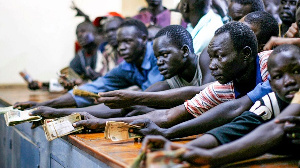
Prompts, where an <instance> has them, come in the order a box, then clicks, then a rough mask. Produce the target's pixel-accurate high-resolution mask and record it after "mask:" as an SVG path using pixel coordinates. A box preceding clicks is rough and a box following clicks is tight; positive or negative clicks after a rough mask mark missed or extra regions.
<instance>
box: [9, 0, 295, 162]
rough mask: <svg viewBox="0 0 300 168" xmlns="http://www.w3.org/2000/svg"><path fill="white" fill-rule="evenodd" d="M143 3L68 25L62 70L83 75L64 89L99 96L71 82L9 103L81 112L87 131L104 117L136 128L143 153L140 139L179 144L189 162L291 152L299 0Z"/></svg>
mask: <svg viewBox="0 0 300 168" xmlns="http://www.w3.org/2000/svg"><path fill="white" fill-rule="evenodd" d="M147 3H148V7H147V8H146V9H144V10H143V11H140V13H139V14H138V15H136V16H134V17H133V18H123V17H122V16H120V15H111V16H109V17H108V16H107V17H105V19H104V18H103V17H102V18H101V19H99V18H98V21H97V24H96V25H98V27H95V26H94V25H93V23H92V22H90V21H89V19H86V21H85V22H83V23H80V24H79V25H78V26H77V29H76V35H77V40H78V44H79V45H80V47H81V49H80V50H79V51H78V52H77V53H76V56H75V57H74V59H73V60H72V61H71V63H70V67H71V68H72V69H73V70H74V71H75V72H76V73H78V74H79V75H80V76H81V77H82V79H81V80H77V81H73V82H71V83H67V84H65V86H66V87H67V88H70V87H73V86H74V85H80V86H79V88H80V89H82V90H87V91H90V92H94V93H98V94H99V96H100V98H98V99H97V100H95V99H93V98H85V97H79V96H76V95H74V94H73V92H72V89H71V90H70V91H69V92H68V93H66V94H64V95H63V96H61V97H59V98H56V99H53V100H49V101H46V102H18V103H16V104H15V105H14V106H15V107H21V108H23V109H25V108H32V107H38V109H37V110H36V111H33V112H32V114H31V115H40V116H43V117H45V118H53V117H62V116H66V115H69V114H72V113H74V112H79V113H80V112H82V111H85V112H86V113H82V115H83V116H84V120H82V121H79V122H77V123H74V126H75V127H79V126H84V127H85V128H86V129H91V130H95V131H103V128H104V127H105V123H106V122H107V121H122V122H127V123H131V124H138V125H143V128H142V129H140V130H136V131H137V132H136V133H138V134H141V135H144V136H146V137H145V139H144V142H143V150H146V148H147V144H149V143H152V144H158V146H160V147H161V148H164V149H177V148H186V149H187V150H186V152H185V153H184V154H183V155H182V156H181V159H182V160H184V161H187V162H189V163H190V164H194V165H213V166H217V165H223V164H227V163H231V162H234V161H239V160H243V159H249V158H252V157H256V156H259V155H261V154H264V153H266V152H272V153H279V154H285V155H295V156H299V151H300V105H299V104H300V99H299V96H300V93H299V88H300V48H299V46H300V38H299V35H300V33H299V29H298V27H299V26H300V23H299V21H300V8H299V6H300V2H299V3H298V0H265V1H263V0H230V1H227V0H181V1H180V3H179V5H178V8H177V9H176V10H168V9H167V8H165V7H163V6H162V1H158V0H155V1H152V0H147ZM274 8H275V9H274ZM74 9H76V10H78V11H79V13H80V12H81V11H80V10H79V9H78V8H77V7H74ZM81 13H82V12H81ZM174 13H175V14H174ZM178 14H179V15H178ZM85 16H86V15H85ZM86 18H88V17H86ZM103 20H105V22H104V21H103ZM176 21H177V22H176ZM103 22H104V23H103ZM99 23H101V24H99ZM152 31H153V32H152ZM150 32H151V33H150ZM99 60H101V61H99ZM100 67H101V68H100ZM87 79H89V80H92V81H89V82H84V81H86V80H87ZM131 86H138V87H139V89H140V90H138V91H136V90H132V89H126V88H130V87H131ZM29 87H30V88H31V89H37V86H36V84H34V83H32V84H30V86H29ZM120 89H121V90H120ZM74 107H76V108H74ZM36 126H38V125H33V127H36ZM197 134H203V135H202V136H200V137H199V138H197V139H195V140H193V141H191V142H189V143H187V144H185V145H178V144H174V143H172V142H171V141H170V139H174V138H181V137H186V136H190V135H197Z"/></svg>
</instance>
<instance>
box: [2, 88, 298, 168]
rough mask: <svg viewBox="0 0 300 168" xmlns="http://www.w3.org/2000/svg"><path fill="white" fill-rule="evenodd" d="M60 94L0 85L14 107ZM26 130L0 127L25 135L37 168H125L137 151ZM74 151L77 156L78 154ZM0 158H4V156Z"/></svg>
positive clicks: (270, 163) (262, 161) (288, 162)
mask: <svg viewBox="0 0 300 168" xmlns="http://www.w3.org/2000/svg"><path fill="white" fill-rule="evenodd" d="M60 95H61V94H53V93H48V92H46V91H30V90H28V89H27V88H26V86H0V99H1V100H2V104H4V105H9V104H14V103H15V102H17V101H20V102H21V101H38V102H40V101H45V100H48V99H53V98H56V97H58V96H60ZM3 125H4V126H3ZM2 127H3V128H2ZM29 127H30V123H25V124H20V125H17V126H15V127H6V126H5V124H3V123H2V125H1V129H5V128H7V129H8V128H13V131H15V132H17V133H19V134H21V135H22V136H25V137H23V139H26V140H27V141H30V143H32V144H34V145H35V146H37V150H39V151H38V153H39V159H40V161H37V163H38V164H39V167H60V166H61V167H73V166H76V167H83V166H84V165H86V166H87V167H94V166H96V167H126V166H128V165H130V164H131V163H132V161H133V160H134V159H135V157H136V156H137V155H138V153H139V150H140V148H141V143H140V142H134V141H133V140H129V141H124V142H112V141H110V140H106V139H104V135H103V133H89V134H74V135H69V136H66V137H64V138H59V139H56V140H54V141H51V142H47V141H46V140H45V137H44V135H43V130H42V129H41V128H37V129H35V130H30V128H29ZM1 129H0V131H1ZM7 132H9V131H6V133H7ZM7 135H8V136H9V135H10V134H9V133H7ZM12 138H13V137H12ZM4 141H5V142H4ZM6 141H7V140H3V143H6ZM186 142H187V141H180V142H179V143H186ZM1 143H2V142H1V140H0V144H1ZM13 144H14V143H13ZM16 144H18V143H16ZM9 145H11V144H9ZM43 145H44V146H43ZM68 145H69V146H68ZM20 146H22V145H20ZM74 147H76V149H74ZM2 148H3V147H1V149H0V151H3V150H2ZM12 148H13V147H12ZM42 148H45V149H46V150H47V152H44V151H43V150H41V149H42ZM78 149H79V150H78ZM72 151H73V152H72ZM78 151H79V153H80V154H78ZM12 153H13V152H12ZM2 155H5V153H2V154H1V153H0V159H1V157H2ZM42 156H43V157H48V159H47V158H44V159H42ZM20 157H21V156H20ZM22 157H23V156H22ZM22 157H21V159H22ZM81 157H86V158H87V159H81ZM2 158H7V156H6V157H2ZM49 158H50V159H49ZM86 160H89V161H86ZM1 163H5V165H7V167H11V166H10V165H13V164H11V163H7V161H0V164H1ZM297 163H298V160H297V159H293V158H288V157H282V156H275V155H264V156H262V157H259V158H255V159H252V160H247V161H244V162H241V163H236V164H233V165H230V166H227V167H251V168H256V167H285V168H286V167H297ZM20 164H22V163H20ZM23 164H24V163H23ZM2 165H3V164H2ZM42 165H43V166H42ZM13 167H14V166H13ZM22 167H23V166H22Z"/></svg>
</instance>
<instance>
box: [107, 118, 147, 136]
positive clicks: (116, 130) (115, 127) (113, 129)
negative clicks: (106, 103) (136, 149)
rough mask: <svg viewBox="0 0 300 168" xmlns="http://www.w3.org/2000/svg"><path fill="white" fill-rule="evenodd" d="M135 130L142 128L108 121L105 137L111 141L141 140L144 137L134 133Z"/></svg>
mask: <svg viewBox="0 0 300 168" xmlns="http://www.w3.org/2000/svg"><path fill="white" fill-rule="evenodd" d="M133 129H141V127H140V126H137V125H131V124H128V123H124V122H116V121H107V122H106V126H105V131H104V136H105V138H106V139H111V140H112V141H122V140H127V139H132V138H141V137H142V136H140V135H137V134H135V133H133V131H132V130H133Z"/></svg>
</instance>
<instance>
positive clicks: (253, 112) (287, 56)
mask: <svg viewBox="0 0 300 168" xmlns="http://www.w3.org/2000/svg"><path fill="white" fill-rule="evenodd" d="M268 70H269V72H270V76H271V77H270V79H269V80H270V84H271V86H272V89H273V91H274V92H272V93H269V94H268V95H266V96H264V97H263V98H262V99H261V100H259V101H257V102H256V103H255V104H254V105H253V106H252V108H251V109H250V111H246V112H244V113H243V114H242V115H241V116H239V117H237V118H235V119H234V120H233V121H232V122H231V123H228V124H226V125H223V126H221V127H218V128H216V129H214V130H211V131H209V132H208V133H206V134H204V135H203V136H201V137H200V138H198V139H196V140H193V141H191V142H189V143H187V144H186V145H185V146H186V147H187V148H188V149H190V151H187V152H186V154H184V156H183V159H184V160H187V161H189V162H191V163H195V164H209V165H214V166H215V165H223V164H225V163H230V162H233V161H238V160H241V159H248V158H251V157H255V156H259V155H261V154H263V153H265V152H273V153H276V154H278V153H279V154H289V155H290V154H292V155H295V156H299V150H300V145H299V144H296V143H295V144H293V143H291V141H290V140H287V139H286V138H285V136H284V129H283V128H284V127H283V124H279V123H278V122H279V121H278V120H280V119H283V117H285V116H299V115H300V106H299V104H300V101H299V100H300V92H299V88H300V75H299V71H300V48H298V47H296V46H293V45H282V46H279V47H277V48H276V49H275V50H274V51H273V53H272V54H271V56H270V57H269V61H268ZM296 94H297V95H296ZM294 96H295V97H294ZM293 98H294V99H293ZM292 99H293V102H292V103H298V104H292V105H290V106H288V105H289V103H290V102H291V101H292ZM295 105H296V108H295ZM291 107H293V109H291ZM283 109H285V110H283ZM282 110H283V111H282ZM281 111H282V112H281ZM274 118H276V120H275V121H276V122H277V124H276V123H275V122H274ZM268 121H270V122H268ZM282 121H283V120H282ZM282 121H281V122H282ZM263 123H266V124H264V125H262V124H263ZM260 125H262V126H260ZM258 126H260V127H258ZM257 127H258V128H257ZM255 128H257V129H255ZM254 129H255V130H254ZM252 130H254V131H252ZM270 130H272V131H270ZM251 131H252V132H251ZM249 132H251V133H249ZM248 133H249V134H248ZM246 134H247V135H246ZM152 138H153V137H152ZM291 138H296V134H295V133H294V134H293V135H292V137H291ZM237 139H238V140H237ZM258 139H259V140H258ZM149 141H150V142H155V139H150V140H146V142H145V143H146V144H147V143H149ZM161 142H163V141H160V143H161ZM163 143H165V142H163ZM220 145H221V146H220ZM217 146H220V147H217ZM206 149H207V150H206ZM207 156H209V157H207Z"/></svg>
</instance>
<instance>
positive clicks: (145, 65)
mask: <svg viewBox="0 0 300 168" xmlns="http://www.w3.org/2000/svg"><path fill="white" fill-rule="evenodd" d="M153 54H154V53H153V49H152V42H148V43H147V44H146V53H145V55H144V59H143V63H142V66H141V68H142V69H143V70H149V69H151V61H150V60H151V55H153ZM122 69H123V70H125V71H134V70H135V64H133V63H128V62H126V61H124V62H123V64H122Z"/></svg>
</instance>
